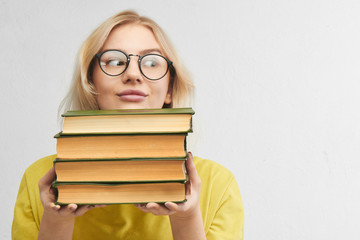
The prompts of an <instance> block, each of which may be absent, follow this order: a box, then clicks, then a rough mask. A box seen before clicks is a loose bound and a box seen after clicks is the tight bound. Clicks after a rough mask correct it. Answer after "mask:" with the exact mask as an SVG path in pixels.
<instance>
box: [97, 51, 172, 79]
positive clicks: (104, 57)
mask: <svg viewBox="0 0 360 240" xmlns="http://www.w3.org/2000/svg"><path fill="white" fill-rule="evenodd" d="M95 56H96V58H97V59H98V63H99V66H100V68H101V70H102V71H103V72H104V73H105V74H107V75H109V76H119V75H121V74H122V73H124V72H125V71H126V69H127V68H128V66H129V63H130V57H131V56H136V57H138V58H139V60H138V65H139V69H140V72H141V74H142V75H143V76H144V77H146V78H147V79H149V80H153V81H154V80H159V79H161V78H163V77H164V76H165V75H166V74H167V72H168V71H169V68H170V66H172V62H171V61H170V60H168V59H167V58H165V57H163V56H161V55H159V54H154V53H150V54H145V55H143V56H140V55H136V54H126V53H125V52H123V51H120V50H113V49H111V50H106V51H104V52H101V53H98V54H96V55H95Z"/></svg>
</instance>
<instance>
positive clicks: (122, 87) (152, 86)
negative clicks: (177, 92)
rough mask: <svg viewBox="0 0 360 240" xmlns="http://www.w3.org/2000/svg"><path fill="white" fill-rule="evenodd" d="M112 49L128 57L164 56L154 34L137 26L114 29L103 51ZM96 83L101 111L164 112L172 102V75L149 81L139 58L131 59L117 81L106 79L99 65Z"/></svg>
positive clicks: (117, 77)
mask: <svg viewBox="0 0 360 240" xmlns="http://www.w3.org/2000/svg"><path fill="white" fill-rule="evenodd" d="M109 49H118V50H121V51H123V52H125V53H127V54H128V55H129V54H137V55H141V56H142V55H144V54H147V53H155V54H160V55H162V56H164V52H163V50H162V49H161V47H160V45H159V43H158V42H157V41H156V39H155V37H154V34H153V33H152V32H151V31H150V30H149V29H148V28H146V27H144V26H142V25H136V24H126V25H122V26H119V27H117V28H115V29H113V30H112V32H111V33H110V35H109V37H108V39H107V40H106V41H105V44H104V46H103V48H102V50H101V51H105V50H109ZM93 82H94V85H95V89H96V92H97V94H98V95H97V97H96V99H97V102H98V104H99V107H100V109H141V108H162V107H163V105H164V104H165V103H166V104H170V103H171V100H172V98H171V93H170V91H169V82H170V77H169V73H167V74H166V75H165V76H164V77H163V78H161V79H160V80H156V81H152V80H148V79H147V78H145V77H144V76H143V75H142V74H141V72H140V69H139V65H138V57H136V56H131V57H130V64H129V66H128V68H127V69H126V71H125V72H124V73H122V74H121V75H119V76H115V77H112V76H108V75H106V74H105V73H104V72H103V71H102V70H101V69H100V67H99V64H98V61H96V64H95V67H94V72H93Z"/></svg>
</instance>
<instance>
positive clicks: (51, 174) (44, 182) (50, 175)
mask: <svg viewBox="0 0 360 240" xmlns="http://www.w3.org/2000/svg"><path fill="white" fill-rule="evenodd" d="M55 177H56V173H55V168H54V167H52V168H50V170H49V171H48V172H47V173H46V174H45V175H44V176H43V177H42V178H41V179H40V180H39V188H41V187H43V186H51V184H52V182H53V181H54V179H55Z"/></svg>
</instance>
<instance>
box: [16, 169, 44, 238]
mask: <svg viewBox="0 0 360 240" xmlns="http://www.w3.org/2000/svg"><path fill="white" fill-rule="evenodd" d="M38 232H39V225H38V224H37V223H36V221H35V218H34V213H33V209H32V207H31V203H30V197H29V191H28V185H27V179H26V174H24V176H23V177H22V179H21V183H20V188H19V192H18V196H17V199H16V203H15V208H14V218H13V223H12V228H11V239H12V240H18V239H19V240H20V239H28V240H33V239H34V240H35V239H37V238H38Z"/></svg>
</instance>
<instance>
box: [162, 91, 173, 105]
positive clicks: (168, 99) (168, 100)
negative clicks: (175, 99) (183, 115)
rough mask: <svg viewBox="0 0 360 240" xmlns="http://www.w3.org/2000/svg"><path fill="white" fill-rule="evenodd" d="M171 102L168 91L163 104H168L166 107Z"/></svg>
mask: <svg viewBox="0 0 360 240" xmlns="http://www.w3.org/2000/svg"><path fill="white" fill-rule="evenodd" d="M171 102H172V95H171V92H170V91H169V92H168V93H167V94H166V97H165V101H164V104H168V105H169V104H170V103H171Z"/></svg>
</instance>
